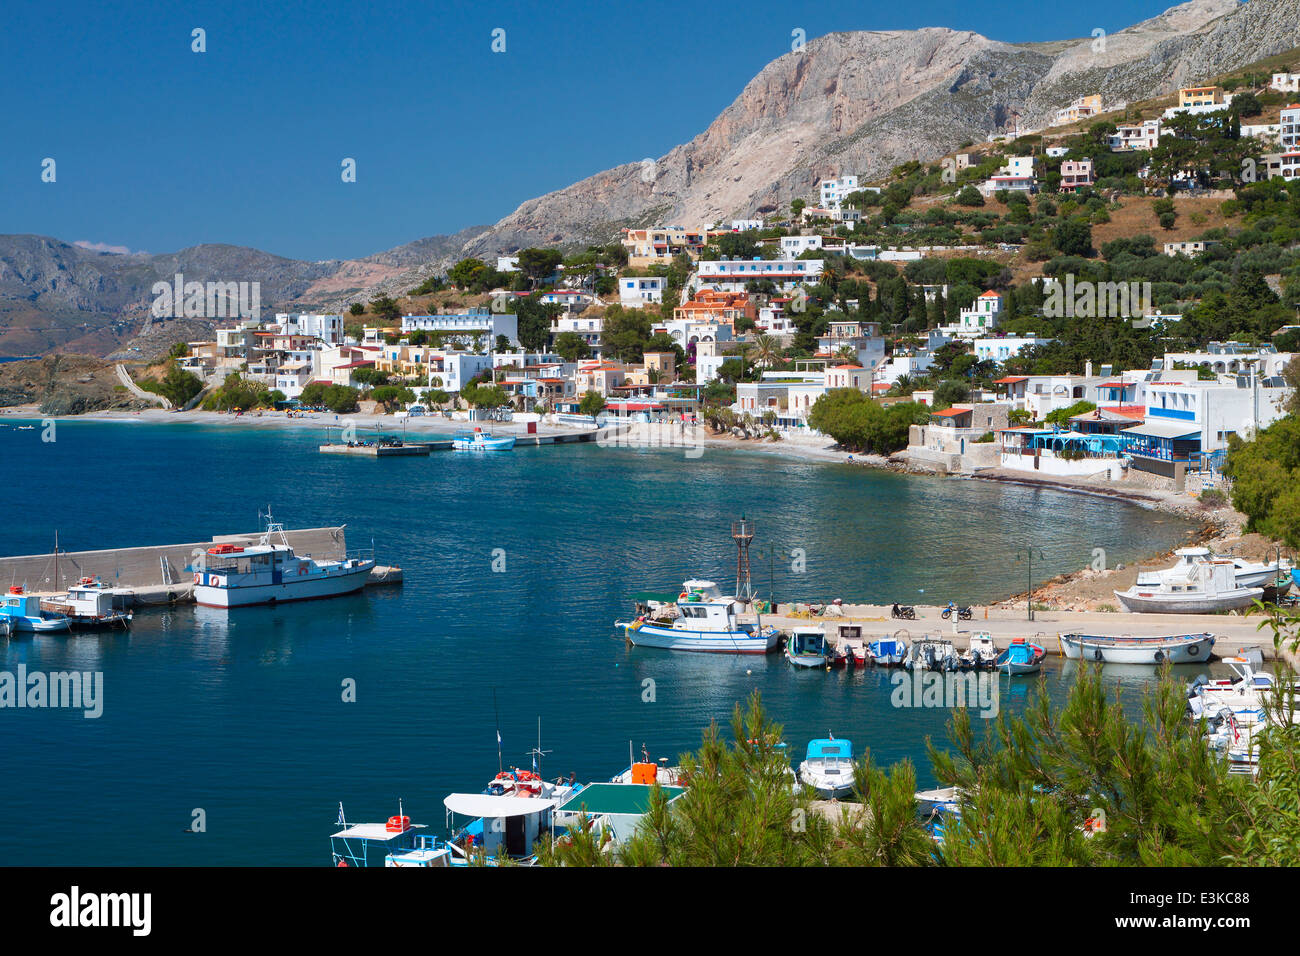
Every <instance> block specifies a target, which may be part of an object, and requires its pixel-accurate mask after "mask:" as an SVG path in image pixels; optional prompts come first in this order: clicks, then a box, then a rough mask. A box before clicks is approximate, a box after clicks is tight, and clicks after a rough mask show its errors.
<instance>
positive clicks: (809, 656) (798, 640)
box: [785, 627, 830, 667]
mask: <svg viewBox="0 0 1300 956" xmlns="http://www.w3.org/2000/svg"><path fill="white" fill-rule="evenodd" d="M829 655H830V652H829V651H828V649H827V647H826V635H825V634H823V633H822V629H821V628H820V627H796V628H795V629H794V630H793V631H791V632H790V639H789V640H787V641H786V642H785V659H786V660H788V661H789V662H790V663H791V664H793V665H794V666H795V667H825V666H826V662H827V660H828V659H829Z"/></svg>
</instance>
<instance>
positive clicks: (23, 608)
mask: <svg viewBox="0 0 1300 956" xmlns="http://www.w3.org/2000/svg"><path fill="white" fill-rule="evenodd" d="M0 613H3V614H4V615H5V617H6V618H7V619H8V621H9V627H10V630H11V631H13V632H15V633H18V632H23V631H26V632H29V633H32V634H57V633H59V632H61V631H66V630H68V629H69V628H70V627H71V624H72V622H71V621H69V620H68V617H67V615H66V614H60V613H58V612H57V611H47V610H45V609H43V608H42V607H41V598H40V595H37V594H27V593H26V592H25V591H24V590H23V587H22V585H13V586H11V587H10V588H9V593H8V594H6V595H4V599H3V601H2V602H0Z"/></svg>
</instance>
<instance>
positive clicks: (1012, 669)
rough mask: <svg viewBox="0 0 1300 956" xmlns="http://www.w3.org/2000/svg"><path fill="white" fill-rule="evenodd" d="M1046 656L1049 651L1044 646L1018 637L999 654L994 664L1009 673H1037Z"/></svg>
mask: <svg viewBox="0 0 1300 956" xmlns="http://www.w3.org/2000/svg"><path fill="white" fill-rule="evenodd" d="M1046 656H1047V651H1045V650H1044V649H1043V648H1041V647H1039V646H1038V645H1037V644H1032V643H1030V642H1029V641H1027V640H1025V639H1024V638H1023V637H1018V638H1016V639H1014V640H1013V641H1012V642H1011V644H1010V645H1009V646H1008V647H1007V649H1006V650H1005V651H1003V652H1002V653H1001V654H999V655H998V656H997V659H996V660H995V661H994V662H993V666H994V667H995V668H997V669H998V670H1000V671H1005V672H1006V673H1007V674H1037V673H1038V671H1039V670H1040V669H1041V668H1042V666H1043V658H1045V657H1046Z"/></svg>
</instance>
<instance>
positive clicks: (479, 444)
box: [451, 426, 515, 451]
mask: <svg viewBox="0 0 1300 956" xmlns="http://www.w3.org/2000/svg"><path fill="white" fill-rule="evenodd" d="M451 447H452V450H453V451H509V450H510V449H511V448H514V447H515V438H514V436H513V435H506V436H503V437H500V438H498V437H496V436H494V435H493V434H492V433H491V432H485V431H483V429H482V428H481V427H478V426H475V428H474V430H473V431H472V432H457V433H456V434H455V435H453V436H452V437H451Z"/></svg>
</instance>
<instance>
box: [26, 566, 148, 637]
mask: <svg viewBox="0 0 1300 956" xmlns="http://www.w3.org/2000/svg"><path fill="white" fill-rule="evenodd" d="M129 594H130V592H129V591H127V590H125V589H120V590H119V589H117V588H109V587H105V586H104V583H103V582H102V581H101V580H100V579H99V578H90V577H85V578H82V579H81V580H80V581H79V582H78V583H76V584H74V585H72V586H71V587H69V588H68V590H67V592H66V593H64V594H57V595H54V596H51V597H46V598H44V599H43V600H42V601H41V608H42V610H46V611H52V612H54V613H57V614H62V615H63V616H64V617H66V618H68V620H69V622H70V623H71V625H72V627H73V628H75V629H78V630H81V629H90V628H111V627H120V628H126V627H129V626H130V625H131V617H132V614H131V612H130V611H128V610H125V609H122V608H119V607H117V606H116V599H117V598H119V597H121V596H124V595H129Z"/></svg>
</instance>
